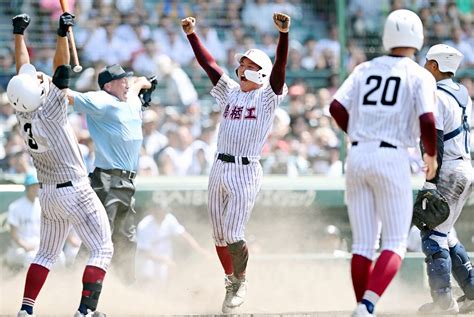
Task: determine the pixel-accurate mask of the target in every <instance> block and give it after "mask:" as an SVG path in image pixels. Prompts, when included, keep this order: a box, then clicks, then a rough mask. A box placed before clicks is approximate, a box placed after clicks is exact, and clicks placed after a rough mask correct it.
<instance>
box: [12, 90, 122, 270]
mask: <svg viewBox="0 0 474 317" xmlns="http://www.w3.org/2000/svg"><path fill="white" fill-rule="evenodd" d="M16 114H17V118H18V121H19V123H20V131H21V134H22V136H23V138H24V140H25V143H26V145H27V148H28V151H29V153H30V154H31V156H32V157H33V162H34V165H35V167H36V169H37V171H38V180H39V181H40V183H41V184H42V185H41V189H40V192H39V199H40V204H41V209H42V213H41V237H40V239H41V241H40V247H39V251H38V254H37V255H36V257H35V259H34V260H33V262H34V263H37V264H39V265H42V266H44V267H46V268H48V269H50V268H51V266H52V265H53V264H54V262H55V261H56V259H57V257H58V256H59V254H60V252H61V250H62V248H63V246H64V242H65V241H66V237H67V235H68V233H69V230H70V227H71V226H73V227H74V229H75V230H76V232H77V233H78V235H79V237H80V238H81V240H82V242H83V243H84V244H85V245H86V246H87V248H88V249H89V250H90V252H91V257H90V258H89V261H88V265H93V266H97V267H100V268H102V269H104V270H106V269H107V267H108V265H109V263H110V259H111V258H112V253H113V246H112V240H111V236H110V235H111V233H110V226H109V221H108V218H107V214H106V212H105V209H104V207H103V206H102V204H101V202H100V200H99V198H98V197H97V195H96V194H95V193H94V191H93V190H92V188H91V187H90V184H89V179H88V177H87V172H86V169H85V166H84V162H83V161H82V155H81V152H80V150H79V146H78V144H77V139H76V136H75V134H74V131H73V129H72V127H71V125H70V124H69V121H68V119H67V99H66V95H65V93H64V92H63V91H61V90H60V89H59V88H57V87H56V86H55V85H54V84H52V83H51V84H50V90H49V92H48V94H47V97H46V100H45V101H44V103H43V104H42V106H40V107H39V108H38V109H37V110H36V111H33V112H30V113H25V112H17V113H16ZM68 181H71V182H72V184H73V186H68V187H63V188H56V184H62V183H66V182H68Z"/></svg>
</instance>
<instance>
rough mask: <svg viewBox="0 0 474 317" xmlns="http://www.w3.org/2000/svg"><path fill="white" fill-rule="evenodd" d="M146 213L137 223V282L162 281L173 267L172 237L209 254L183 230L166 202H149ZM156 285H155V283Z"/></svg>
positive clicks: (207, 254)
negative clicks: (178, 238) (147, 213)
mask: <svg viewBox="0 0 474 317" xmlns="http://www.w3.org/2000/svg"><path fill="white" fill-rule="evenodd" d="M147 211H148V212H149V215H147V216H146V217H145V218H143V220H142V221H140V222H139V224H138V226H137V243H138V248H137V258H136V262H137V264H136V268H137V270H136V275H137V280H139V281H140V282H141V283H156V281H160V282H166V280H167V279H168V276H169V273H170V270H171V269H172V268H173V267H174V266H175V261H174V254H173V239H174V238H175V237H180V238H181V239H183V241H184V242H185V243H186V244H187V245H188V246H189V247H191V248H192V249H193V250H194V251H196V252H198V253H200V254H201V255H204V256H206V257H209V256H210V252H209V251H207V250H205V249H204V248H203V247H201V245H200V244H199V243H198V242H197V241H196V239H195V238H194V237H193V236H192V235H191V234H190V233H189V232H187V231H186V229H185V227H184V226H183V225H182V224H180V223H179V222H178V220H177V219H176V217H175V216H174V215H173V214H172V211H171V209H170V208H169V206H168V205H167V203H166V202H163V201H158V202H157V201H152V203H150V204H149V205H148V206H147ZM155 285H156V284H155Z"/></svg>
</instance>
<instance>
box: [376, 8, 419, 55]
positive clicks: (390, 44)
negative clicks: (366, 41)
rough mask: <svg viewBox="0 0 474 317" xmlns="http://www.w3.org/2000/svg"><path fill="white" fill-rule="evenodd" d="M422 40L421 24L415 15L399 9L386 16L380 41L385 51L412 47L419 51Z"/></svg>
mask: <svg viewBox="0 0 474 317" xmlns="http://www.w3.org/2000/svg"><path fill="white" fill-rule="evenodd" d="M423 39H424V36H423V23H422V22H421V20H420V17H418V15H416V13H414V12H413V11H410V10H405V9H401V10H395V11H393V12H391V13H390V14H389V15H388V17H387V20H386V21H385V27H384V30H383V39H382V40H383V47H384V48H385V50H387V51H390V50H391V49H392V48H394V47H413V48H416V49H417V50H420V49H421V47H422V46H423Z"/></svg>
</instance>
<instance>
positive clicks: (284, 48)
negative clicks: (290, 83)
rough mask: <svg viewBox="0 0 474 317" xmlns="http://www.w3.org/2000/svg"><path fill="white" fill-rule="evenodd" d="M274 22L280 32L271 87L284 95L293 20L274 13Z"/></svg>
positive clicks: (284, 15)
mask: <svg viewBox="0 0 474 317" xmlns="http://www.w3.org/2000/svg"><path fill="white" fill-rule="evenodd" d="M273 22H274V23H275V26H276V28H277V29H278V30H279V31H280V37H279V38H278V44H277V48H276V54H275V63H274V64H273V68H272V73H271V74H270V86H271V87H272V90H273V92H274V93H275V94H277V95H281V94H282V93H283V85H284V84H285V77H286V62H287V60H288V32H289V31H290V24H291V18H290V17H289V16H288V15H286V14H283V13H274V14H273Z"/></svg>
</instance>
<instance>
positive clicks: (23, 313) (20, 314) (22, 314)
mask: <svg viewBox="0 0 474 317" xmlns="http://www.w3.org/2000/svg"><path fill="white" fill-rule="evenodd" d="M16 317H35V315H29V314H28V313H27V312H26V310H20V311H19V312H18V314H17V315H16Z"/></svg>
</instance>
